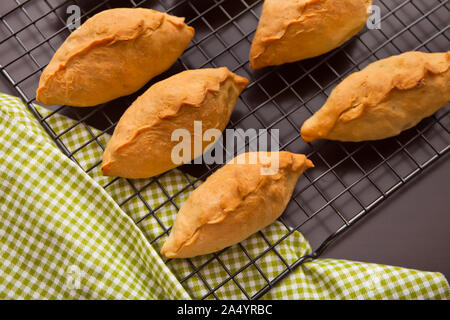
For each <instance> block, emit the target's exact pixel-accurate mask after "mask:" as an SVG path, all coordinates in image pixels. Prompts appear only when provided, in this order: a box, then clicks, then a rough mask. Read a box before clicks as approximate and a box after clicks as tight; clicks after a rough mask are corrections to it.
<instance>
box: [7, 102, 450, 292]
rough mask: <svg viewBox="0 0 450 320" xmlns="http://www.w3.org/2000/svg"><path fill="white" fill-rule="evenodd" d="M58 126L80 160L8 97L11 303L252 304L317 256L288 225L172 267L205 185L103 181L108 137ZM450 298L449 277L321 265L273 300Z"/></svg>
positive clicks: (69, 124) (60, 122) (291, 280)
mask: <svg viewBox="0 0 450 320" xmlns="http://www.w3.org/2000/svg"><path fill="white" fill-rule="evenodd" d="M37 108H38V110H39V112H40V113H41V114H42V115H43V116H45V115H48V114H49V111H47V110H46V109H43V108H40V107H37ZM47 122H48V124H49V125H50V127H51V128H52V130H53V131H54V132H55V133H56V134H58V135H60V136H59V137H60V140H61V142H63V143H64V145H65V146H66V147H67V148H68V149H69V151H70V152H71V154H72V160H69V159H68V158H67V157H66V156H64V155H63V154H62V153H61V152H60V151H59V150H58V149H57V147H56V146H55V145H54V143H53V142H52V141H51V140H50V139H49V138H48V137H47V136H46V134H45V133H44V131H43V130H42V128H41V127H40V124H39V123H38V122H37V121H36V120H35V119H34V117H33V116H32V115H31V113H29V111H28V110H27V109H26V107H25V106H24V105H23V104H22V103H21V102H20V100H19V99H17V98H14V97H11V96H7V95H3V94H0V126H1V128H0V130H1V131H0V157H1V159H2V160H1V162H0V210H1V213H0V215H1V220H0V239H1V242H0V248H1V249H0V254H1V258H2V263H1V264H0V298H8V297H11V298H145V299H148V298H166V299H176V298H189V297H192V298H211V299H212V298H222V299H245V298H248V297H251V296H253V295H254V294H256V293H257V292H258V291H260V290H261V289H263V288H264V287H265V286H266V285H267V283H268V282H267V281H270V280H273V279H274V278H276V277H277V276H278V275H280V274H281V273H283V272H284V271H286V270H287V269H289V268H291V266H292V264H293V263H294V262H295V261H296V260H298V259H299V258H300V257H302V256H304V255H306V254H309V253H310V252H311V248H310V246H309V244H308V242H307V241H306V240H305V238H303V236H302V235H301V234H300V233H298V232H294V233H291V234H290V235H289V236H286V234H287V230H286V227H285V226H284V225H283V224H281V223H278V222H276V223H273V224H272V225H270V226H269V227H267V228H265V229H263V230H262V231H261V232H259V233H256V234H254V235H253V236H251V237H250V238H248V239H247V240H245V241H243V242H242V243H240V244H238V245H235V246H232V247H230V248H228V249H226V250H224V251H222V252H220V253H218V254H210V255H206V256H200V257H197V258H193V259H172V260H168V261H165V263H164V262H163V261H162V260H161V258H160V257H159V255H158V253H157V252H159V250H160V248H161V246H162V244H163V243H164V241H165V240H166V238H167V232H165V231H166V230H167V228H168V227H170V226H171V225H172V223H173V221H174V218H175V216H176V212H177V208H178V207H179V206H180V205H181V204H182V203H183V202H184V201H185V200H186V198H187V197H188V195H189V193H190V192H191V191H192V190H193V187H195V186H196V185H197V184H198V183H196V182H195V179H193V178H191V177H190V176H188V175H186V174H184V173H182V172H180V171H178V170H172V171H169V172H167V173H166V174H164V175H162V176H160V177H159V178H158V180H153V179H139V180H129V179H120V178H111V177H103V176H102V175H101V172H100V166H99V165H98V164H99V162H100V160H101V155H102V148H101V146H102V145H103V146H104V145H106V143H107V141H108V139H109V136H107V134H104V133H102V132H100V131H98V130H96V129H94V128H90V127H87V126H84V125H83V124H77V122H75V121H73V120H71V119H69V118H66V117H64V116H61V115H58V114H54V115H51V117H48V119H47ZM69 129H70V130H69ZM85 171H87V174H86V173H85ZM193 181H194V182H193ZM136 191H139V192H138V193H137V192H136ZM118 205H120V208H119V206H118ZM124 212H125V213H126V214H125V213H124ZM133 222H134V223H133ZM136 226H137V227H136ZM150 244H151V245H150ZM275 244H276V246H275V250H270V248H271V246H272V245H275ZM250 259H252V260H256V263H251V260H250ZM196 270H197V271H196ZM177 279H178V280H179V281H180V282H181V285H180V282H179V281H177ZM449 294H450V289H449V287H448V284H447V281H446V279H445V278H444V276H443V275H442V274H440V273H431V272H423V271H416V270H411V269H405V268H399V267H392V266H383V265H375V264H368V263H360V262H353V261H345V260H334V259H316V260H312V261H308V262H305V263H304V264H302V265H301V266H300V267H298V268H296V269H295V270H294V271H293V272H292V273H290V274H289V276H288V277H286V278H285V279H284V280H283V281H281V282H280V283H279V284H278V285H276V286H275V287H273V288H272V289H270V290H269V292H268V293H267V294H265V295H264V297H263V298H265V299H446V298H449V297H450V295H449Z"/></svg>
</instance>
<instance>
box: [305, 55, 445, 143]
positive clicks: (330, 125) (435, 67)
mask: <svg viewBox="0 0 450 320" xmlns="http://www.w3.org/2000/svg"><path fill="white" fill-rule="evenodd" d="M449 66H450V52H444V53H423V52H407V53H403V54H401V55H398V56H393V57H390V58H387V59H383V60H380V61H377V62H374V63H372V64H370V65H369V66H367V67H366V68H365V69H363V70H361V71H359V72H356V73H353V74H352V75H350V76H349V77H347V78H346V79H344V80H343V81H342V82H341V83H340V84H339V85H338V86H337V87H336V88H335V89H334V90H333V91H332V92H331V94H330V97H329V98H328V100H327V102H326V103H325V105H324V106H323V107H322V108H321V109H320V110H319V111H317V112H316V113H315V114H314V115H313V116H312V117H311V118H309V119H308V120H306V121H305V123H304V124H303V126H302V128H301V134H302V138H303V140H305V141H307V142H309V141H314V140H317V139H330V140H340V141H364V140H378V139H385V138H388V137H392V136H396V135H398V134H399V133H400V132H402V131H403V130H406V129H409V128H411V127H413V126H415V125H416V124H417V123H419V122H420V121H421V120H422V119H423V118H425V117H428V116H430V115H432V114H433V113H435V112H436V111H437V110H438V109H440V108H442V107H444V106H445V105H446V104H447V103H448V102H449V101H450V70H449Z"/></svg>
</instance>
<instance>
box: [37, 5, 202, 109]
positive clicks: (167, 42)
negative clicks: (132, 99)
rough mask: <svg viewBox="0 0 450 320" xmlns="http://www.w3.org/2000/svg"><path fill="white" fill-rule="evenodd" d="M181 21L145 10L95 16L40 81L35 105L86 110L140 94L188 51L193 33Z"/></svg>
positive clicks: (63, 48)
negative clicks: (139, 90) (89, 107)
mask: <svg viewBox="0 0 450 320" xmlns="http://www.w3.org/2000/svg"><path fill="white" fill-rule="evenodd" d="M183 21H184V18H179V17H175V16H171V15H168V14H166V13H162V12H158V11H155V10H151V9H142V8H136V9H129V8H119V9H110V10H105V11H102V12H100V13H98V14H96V15H95V16H93V17H92V18H90V19H88V20H87V21H86V22H85V23H84V24H83V25H82V26H81V27H80V28H79V29H77V30H75V31H74V32H73V33H72V34H71V35H70V36H69V37H68V38H67V39H66V41H65V42H64V43H63V44H62V45H61V47H60V48H59V49H58V50H57V51H56V53H55V55H54V56H53V58H52V59H51V61H50V63H49V64H48V65H47V67H46V68H45V69H44V71H43V73H42V75H41V79H40V81H39V88H38V89H37V93H36V94H37V100H38V101H39V102H41V103H42V104H45V105H53V104H66V105H71V106H78V107H84V106H93V105H97V104H100V103H104V102H107V101H110V100H113V99H115V98H118V97H121V96H125V95H128V94H131V93H133V92H135V91H137V90H138V89H140V88H141V87H142V86H143V85H144V84H145V83H147V82H148V81H149V80H150V79H151V78H153V77H155V76H156V75H158V74H160V73H162V72H163V71H165V70H167V69H168V68H169V67H170V66H171V65H172V64H173V63H174V62H175V61H176V59H177V58H178V57H179V56H180V55H181V54H182V53H183V51H184V49H186V47H187V46H188V44H189V42H190V41H191V39H192V37H193V36H194V29H193V28H191V27H189V26H187V25H186V24H185V23H184V22H183Z"/></svg>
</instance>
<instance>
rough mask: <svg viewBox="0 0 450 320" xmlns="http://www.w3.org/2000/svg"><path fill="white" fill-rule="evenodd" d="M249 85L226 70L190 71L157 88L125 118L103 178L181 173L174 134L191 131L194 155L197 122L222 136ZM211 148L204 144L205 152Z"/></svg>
mask: <svg viewBox="0 0 450 320" xmlns="http://www.w3.org/2000/svg"><path fill="white" fill-rule="evenodd" d="M247 84H248V80H247V79H245V78H243V77H241V76H238V75H236V74H234V73H232V72H230V71H229V70H228V69H227V68H217V69H199V70H188V71H184V72H181V73H179V74H176V75H174V76H172V77H170V78H168V79H165V80H163V81H160V82H158V83H156V84H154V85H153V86H152V87H150V88H149V89H148V90H147V91H146V92H145V93H144V94H142V95H141V96H140V97H139V98H137V100H136V101H135V102H133V104H132V105H131V106H130V107H129V108H128V109H127V111H125V113H124V114H123V115H122V118H121V119H120V121H119V123H118V124H117V126H116V128H115V130H114V134H113V135H112V137H111V140H110V141H109V143H108V145H107V147H106V149H105V152H104V154H103V164H102V172H103V174H104V175H107V176H120V177H126V178H147V177H152V176H155V175H158V174H160V173H163V172H165V171H167V170H170V169H172V168H175V167H177V166H178V164H174V163H173V162H172V158H171V153H172V149H173V148H174V147H175V146H176V145H177V144H179V142H178V141H172V139H171V136H172V133H173V132H174V130H175V129H181V128H183V129H186V130H188V131H189V133H190V136H191V137H192V138H191V146H192V150H193V149H194V138H193V134H194V121H202V131H203V132H205V131H206V130H208V129H218V130H220V131H223V130H224V129H225V127H226V125H227V123H228V121H229V120H230V116H231V113H232V111H233V109H234V107H235V105H236V101H237V99H238V96H239V94H240V93H241V92H242V90H244V88H245V87H246V86H247ZM210 143H211V141H203V145H202V151H204V150H205V148H206V147H207V146H208V145H209V144H210ZM191 154H192V157H191V158H190V159H189V160H191V159H193V158H194V154H195V150H194V151H193V152H191ZM195 156H197V155H195Z"/></svg>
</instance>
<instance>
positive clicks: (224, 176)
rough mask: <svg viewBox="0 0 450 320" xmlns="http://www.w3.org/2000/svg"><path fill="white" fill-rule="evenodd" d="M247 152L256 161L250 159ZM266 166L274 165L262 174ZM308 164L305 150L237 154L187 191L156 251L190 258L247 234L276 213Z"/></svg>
mask: <svg viewBox="0 0 450 320" xmlns="http://www.w3.org/2000/svg"><path fill="white" fill-rule="evenodd" d="M252 156H255V158H254V159H256V161H253V162H250V161H249V160H252ZM276 157H278V163H277V165H275V166H274V161H275V163H276ZM268 159H271V160H269V161H267V160H268ZM241 160H244V161H242V162H240V161H241ZM270 166H272V167H273V168H272V169H274V168H275V167H278V170H275V171H272V174H269V175H267V174H262V172H263V171H262V168H268V167H270ZM313 166H314V165H313V163H312V162H311V161H310V160H308V159H307V158H306V157H305V156H304V155H302V154H294V153H290V152H286V151H282V152H273V153H267V152H251V153H244V154H241V155H239V156H238V157H236V158H235V159H234V160H232V161H230V162H229V163H227V164H226V165H225V166H223V167H222V168H220V169H219V170H217V171H216V172H215V173H213V174H212V175H211V176H210V177H208V179H206V181H205V182H204V183H203V184H202V185H200V186H199V187H198V188H197V189H195V190H194V191H193V192H192V193H191V194H190V196H189V198H188V199H187V200H186V202H185V203H184V204H183V206H182V207H181V208H180V211H179V212H178V215H177V217H176V220H175V223H174V225H173V228H172V231H171V232H170V235H169V238H168V239H167V241H166V243H165V244H164V246H163V247H162V250H161V254H162V255H164V256H165V257H167V258H188V257H195V256H198V255H202V254H207V253H211V252H215V251H218V250H221V249H223V248H225V247H228V246H231V245H233V244H236V243H238V242H240V241H242V240H244V239H246V238H247V237H249V236H250V235H251V234H253V233H255V232H257V231H258V230H260V229H262V228H264V227H266V226H268V225H269V224H271V223H272V222H273V221H274V220H275V219H277V218H278V217H279V216H280V215H281V213H282V212H283V211H284V209H285V208H286V206H287V204H288V202H289V200H290V198H291V195H292V192H293V190H294V187H295V185H296V183H297V180H298V178H299V176H300V175H301V174H302V173H303V171H305V170H306V169H307V168H311V167H313ZM266 173H267V172H266Z"/></svg>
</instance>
